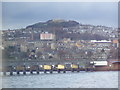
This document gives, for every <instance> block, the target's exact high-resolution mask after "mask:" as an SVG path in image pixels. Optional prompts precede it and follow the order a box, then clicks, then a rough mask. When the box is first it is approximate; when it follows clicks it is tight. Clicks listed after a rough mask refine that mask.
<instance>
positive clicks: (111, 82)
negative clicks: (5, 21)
mask: <svg viewBox="0 0 120 90" xmlns="http://www.w3.org/2000/svg"><path fill="white" fill-rule="evenodd" d="M2 81H3V82H2V83H3V84H2V88H118V72H117V71H104V72H103V71H102V72H79V73H77V72H74V73H72V72H67V73H53V74H50V73H47V74H44V73H41V74H38V75H37V74H34V75H31V74H27V75H14V76H4V77H2Z"/></svg>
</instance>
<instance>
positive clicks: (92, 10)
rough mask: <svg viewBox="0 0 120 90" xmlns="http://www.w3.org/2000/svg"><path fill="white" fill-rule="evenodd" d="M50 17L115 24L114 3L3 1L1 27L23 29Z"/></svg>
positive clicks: (115, 4)
mask: <svg viewBox="0 0 120 90" xmlns="http://www.w3.org/2000/svg"><path fill="white" fill-rule="evenodd" d="M51 19H65V20H75V21H78V22H79V23H82V24H92V25H105V26H108V27H117V26H118V25H117V24H118V3H117V2H3V3H2V29H3V30H7V29H18V28H25V27H26V26H28V25H32V24H35V23H38V22H41V21H48V20H51Z"/></svg>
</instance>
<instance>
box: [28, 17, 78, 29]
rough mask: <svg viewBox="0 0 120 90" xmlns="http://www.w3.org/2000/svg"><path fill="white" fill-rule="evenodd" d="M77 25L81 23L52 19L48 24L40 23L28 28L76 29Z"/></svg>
mask: <svg viewBox="0 0 120 90" xmlns="http://www.w3.org/2000/svg"><path fill="white" fill-rule="evenodd" d="M77 25H79V23H78V22H76V21H74V20H69V21H66V20H64V19H52V20H48V21H46V22H39V23H36V24H33V25H29V26H27V27H26V28H51V27H63V28H67V27H74V26H77Z"/></svg>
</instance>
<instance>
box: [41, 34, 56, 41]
mask: <svg viewBox="0 0 120 90" xmlns="http://www.w3.org/2000/svg"><path fill="white" fill-rule="evenodd" d="M54 39H55V35H54V34H52V33H48V32H43V33H41V34H40V40H54Z"/></svg>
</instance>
